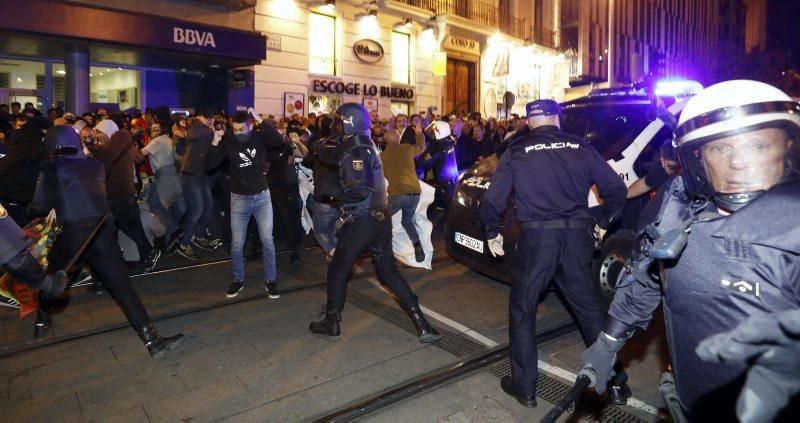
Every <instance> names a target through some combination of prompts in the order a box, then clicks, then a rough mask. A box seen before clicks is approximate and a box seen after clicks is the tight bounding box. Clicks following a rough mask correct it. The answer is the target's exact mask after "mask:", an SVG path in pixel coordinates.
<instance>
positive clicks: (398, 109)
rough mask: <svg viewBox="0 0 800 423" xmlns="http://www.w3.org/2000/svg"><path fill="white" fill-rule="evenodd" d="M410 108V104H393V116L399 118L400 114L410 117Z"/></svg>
mask: <svg viewBox="0 0 800 423" xmlns="http://www.w3.org/2000/svg"><path fill="white" fill-rule="evenodd" d="M410 109H411V108H410V107H409V104H408V103H395V102H392V116H397V115H399V114H404V115H406V116H408V115H409V111H410Z"/></svg>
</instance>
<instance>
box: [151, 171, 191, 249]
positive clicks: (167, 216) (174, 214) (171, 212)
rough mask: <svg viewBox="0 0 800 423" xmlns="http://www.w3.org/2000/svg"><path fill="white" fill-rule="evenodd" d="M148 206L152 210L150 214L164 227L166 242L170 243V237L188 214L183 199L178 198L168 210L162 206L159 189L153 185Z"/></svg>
mask: <svg viewBox="0 0 800 423" xmlns="http://www.w3.org/2000/svg"><path fill="white" fill-rule="evenodd" d="M147 206H148V207H149V208H150V212H151V213H153V214H154V215H155V216H156V217H157V218H158V220H160V221H161V223H162V224H163V225H164V228H165V229H164V240H165V241H169V239H170V238H169V237H170V235H172V233H173V232H175V231H177V230H178V223H180V221H181V217H183V215H184V213H186V205H185V204H184V202H183V197H179V198H177V199H176V200H175V202H173V203H172V205H171V206H169V208H166V207H164V205H163V204H161V199H160V198H159V197H158V188H157V187H156V185H155V184H152V183H151V184H150V192H149V193H148V194H147Z"/></svg>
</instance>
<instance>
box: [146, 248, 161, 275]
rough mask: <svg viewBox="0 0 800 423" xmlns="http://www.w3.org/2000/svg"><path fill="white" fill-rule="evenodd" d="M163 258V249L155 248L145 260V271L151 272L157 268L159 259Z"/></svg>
mask: <svg viewBox="0 0 800 423" xmlns="http://www.w3.org/2000/svg"><path fill="white" fill-rule="evenodd" d="M160 258H161V250H159V249H156V248H154V249H153V251H152V252H151V253H150V257H147V260H145V261H144V263H143V264H144V273H150V272H152V271H153V269H155V267H156V264H158V259H160Z"/></svg>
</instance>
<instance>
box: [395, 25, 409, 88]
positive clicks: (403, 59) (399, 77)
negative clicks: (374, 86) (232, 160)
mask: <svg viewBox="0 0 800 423" xmlns="http://www.w3.org/2000/svg"><path fill="white" fill-rule="evenodd" d="M392 82H394V83H397V84H411V36H410V35H409V34H405V33H402V32H397V31H393V32H392Z"/></svg>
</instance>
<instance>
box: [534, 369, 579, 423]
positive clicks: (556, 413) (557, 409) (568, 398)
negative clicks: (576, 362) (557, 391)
mask: <svg viewBox="0 0 800 423" xmlns="http://www.w3.org/2000/svg"><path fill="white" fill-rule="evenodd" d="M591 383H592V380H591V379H589V376H587V375H585V374H583V373H580V374H578V378H577V379H575V385H573V386H572V389H570V390H569V392H567V394H566V395H564V398H562V399H561V401H559V402H558V404H556V405H555V406H554V407H553V408H552V409H551V410H550V411H549V412H548V413H547V415H546V416H544V418H543V419H542V420H540V421H539V422H540V423H555V421H556V419H558V418H559V417H560V416H561V415H562V414H563V413H564V411H566V410H567V409H568V408H570V406H571V405H572V403H574V402H575V401H577V400H578V397H580V396H581V393H582V392H583V390H584V389H586V388H587V387H588V386H589V385H590V384H591Z"/></svg>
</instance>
